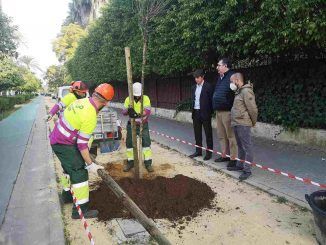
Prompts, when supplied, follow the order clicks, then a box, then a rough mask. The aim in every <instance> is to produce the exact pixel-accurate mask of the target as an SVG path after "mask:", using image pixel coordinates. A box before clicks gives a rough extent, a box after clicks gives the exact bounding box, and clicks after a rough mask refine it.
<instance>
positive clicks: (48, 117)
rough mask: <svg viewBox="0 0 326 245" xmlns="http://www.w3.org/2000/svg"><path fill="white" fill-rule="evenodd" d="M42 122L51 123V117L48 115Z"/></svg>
mask: <svg viewBox="0 0 326 245" xmlns="http://www.w3.org/2000/svg"><path fill="white" fill-rule="evenodd" d="M44 120H45V121H46V122H49V121H51V120H52V116H51V115H50V114H49V115H46V117H45V118H44Z"/></svg>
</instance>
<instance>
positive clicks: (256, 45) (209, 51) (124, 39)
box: [68, 0, 326, 81]
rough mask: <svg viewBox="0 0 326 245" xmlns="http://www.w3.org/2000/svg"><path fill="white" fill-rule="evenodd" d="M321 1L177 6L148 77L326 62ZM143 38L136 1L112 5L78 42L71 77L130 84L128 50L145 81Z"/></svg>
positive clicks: (164, 22) (158, 40)
mask: <svg viewBox="0 0 326 245" xmlns="http://www.w3.org/2000/svg"><path fill="white" fill-rule="evenodd" d="M325 7H326V4H325V2H324V1H322V0H311V1H305V2H303V1H299V0H286V1H271V0H262V1H248V0H228V1H221V0H211V1H201V0H192V1H188V0H174V1H172V2H171V3H170V5H169V9H168V11H167V12H166V13H165V14H164V15H162V16H160V17H159V18H156V19H155V21H154V22H155V23H153V26H155V31H154V32H153V35H152V36H151V38H150V39H149V46H148V49H149V61H148V63H149V65H150V67H149V70H150V71H152V72H155V73H158V74H162V75H168V74H172V73H179V72H183V73H184V72H188V71H189V70H192V69H194V68H196V67H206V68H210V67H211V66H212V65H214V64H215V63H216V61H217V59H218V58H219V57H221V56H228V57H230V58H232V59H234V60H260V61H263V60H266V59H268V60H272V61H274V60H279V59H286V60H291V59H297V58H298V57H313V58H315V57H317V56H319V57H320V56H322V55H325V47H326V41H325V40H326V39H325V38H326V36H325V35H324V33H325V31H326V13H325V11H323V9H325ZM141 40H142V35H141V32H140V30H139V28H138V26H137V11H135V6H134V3H133V1H132V0H125V1H122V0H112V1H111V3H110V4H108V6H107V7H106V9H104V11H103V16H102V17H101V18H100V19H99V20H98V21H97V22H96V23H95V24H94V25H92V26H91V28H90V29H89V35H88V36H87V37H86V38H85V39H83V40H82V41H81V42H80V45H79V47H78V48H77V50H76V54H75V56H74V58H73V59H72V60H71V61H70V62H69V64H68V69H69V72H70V73H71V75H72V77H73V78H74V79H87V80H96V81H105V80H108V79H125V64H124V54H123V47H124V46H130V47H131V51H132V54H131V55H132V60H133V66H134V67H133V68H134V74H136V75H138V76H139V75H140V66H141V60H142V59H141V48H142V41H141Z"/></svg>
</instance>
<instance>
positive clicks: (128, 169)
mask: <svg viewBox="0 0 326 245" xmlns="http://www.w3.org/2000/svg"><path fill="white" fill-rule="evenodd" d="M133 167H134V164H133V163H127V164H126V165H125V166H124V168H123V172H129V171H130V169H132V168H133Z"/></svg>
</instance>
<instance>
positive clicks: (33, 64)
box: [18, 55, 43, 72]
mask: <svg viewBox="0 0 326 245" xmlns="http://www.w3.org/2000/svg"><path fill="white" fill-rule="evenodd" d="M18 64H19V65H20V66H23V67H25V68H27V69H28V70H30V71H36V70H38V71H41V72H43V70H42V69H41V67H40V65H39V64H38V62H37V61H36V60H35V58H34V57H31V56H27V55H23V56H20V57H19V58H18Z"/></svg>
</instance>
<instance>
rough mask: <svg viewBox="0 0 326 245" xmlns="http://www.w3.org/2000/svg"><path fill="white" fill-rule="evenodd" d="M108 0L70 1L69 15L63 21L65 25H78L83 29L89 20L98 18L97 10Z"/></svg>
mask: <svg viewBox="0 0 326 245" xmlns="http://www.w3.org/2000/svg"><path fill="white" fill-rule="evenodd" d="M108 2H109V0H72V1H71V2H70V3H69V14H68V17H67V19H66V20H65V23H64V24H65V25H68V24H69V23H78V24H79V25H81V26H83V27H85V26H87V24H88V23H89V21H90V20H93V19H96V18H97V17H98V16H99V9H100V8H101V7H102V6H103V5H104V4H106V3H108Z"/></svg>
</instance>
